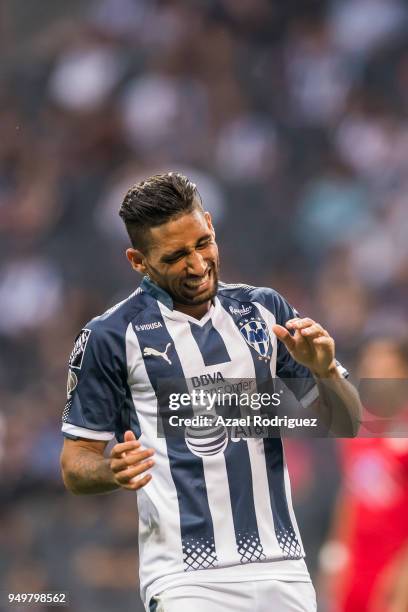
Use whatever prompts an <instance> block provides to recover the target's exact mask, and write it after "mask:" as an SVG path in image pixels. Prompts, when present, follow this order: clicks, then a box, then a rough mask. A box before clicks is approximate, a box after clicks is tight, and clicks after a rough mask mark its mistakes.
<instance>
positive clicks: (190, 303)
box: [170, 278, 218, 306]
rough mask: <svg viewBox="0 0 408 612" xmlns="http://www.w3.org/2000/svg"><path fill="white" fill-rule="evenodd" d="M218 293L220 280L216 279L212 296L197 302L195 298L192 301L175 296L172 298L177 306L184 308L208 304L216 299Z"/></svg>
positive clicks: (199, 299)
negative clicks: (181, 305) (180, 305)
mask: <svg viewBox="0 0 408 612" xmlns="http://www.w3.org/2000/svg"><path fill="white" fill-rule="evenodd" d="M217 292H218V278H216V279H215V280H214V289H213V290H212V292H211V294H210V295H208V296H206V297H204V296H203V297H200V298H197V300H195V299H194V298H193V299H191V300H188V299H187V298H184V297H183V296H181V295H180V296H174V295H172V294H170V295H171V298H172V300H173V301H174V302H175V303H176V304H183V306H200V305H201V304H205V303H206V302H208V300H211V301H212V300H213V299H214V298H215V296H216V295H217Z"/></svg>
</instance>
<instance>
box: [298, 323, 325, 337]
mask: <svg viewBox="0 0 408 612" xmlns="http://www.w3.org/2000/svg"><path fill="white" fill-rule="evenodd" d="M300 333H301V334H302V336H306V337H308V338H317V337H318V336H328V335H329V334H328V332H327V331H326V330H325V329H323V327H322V326H321V325H319V323H314V324H313V325H310V326H309V327H304V328H302V329H301V330H300Z"/></svg>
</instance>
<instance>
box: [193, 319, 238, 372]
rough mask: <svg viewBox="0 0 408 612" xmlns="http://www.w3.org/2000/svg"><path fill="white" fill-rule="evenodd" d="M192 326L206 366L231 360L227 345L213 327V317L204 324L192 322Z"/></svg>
mask: <svg viewBox="0 0 408 612" xmlns="http://www.w3.org/2000/svg"><path fill="white" fill-rule="evenodd" d="M190 328H191V333H192V334H193V338H194V340H195V341H196V342H197V346H198V348H199V349H200V351H201V354H202V356H203V361H204V363H205V365H206V366H213V365H218V364H221V363H226V362H227V361H231V357H230V356H229V354H228V351H227V347H226V346H225V343H224V341H223V339H222V338H221V336H220V334H219V333H218V331H217V330H216V329H215V328H214V327H213V324H212V321H211V319H209V320H208V321H207V322H206V323H205V325H202V326H200V325H196V324H195V323H191V322H190Z"/></svg>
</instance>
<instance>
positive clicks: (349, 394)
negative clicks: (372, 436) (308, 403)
mask: <svg viewBox="0 0 408 612" xmlns="http://www.w3.org/2000/svg"><path fill="white" fill-rule="evenodd" d="M315 380H316V383H317V387H318V390H319V397H318V399H317V400H316V402H314V403H313V404H312V408H313V410H314V411H315V413H316V414H317V415H318V417H319V418H320V419H321V420H322V422H323V423H324V424H325V425H326V427H327V428H328V429H329V430H330V431H331V432H332V433H333V434H335V435H337V436H346V437H349V436H352V437H354V436H356V435H357V433H358V429H359V425H360V420H361V411H362V409H361V402H360V398H359V395H358V392H357V390H356V389H355V388H354V387H353V385H352V384H350V383H349V382H348V381H347V380H346V379H344V378H343V377H342V376H341V374H340V373H339V372H338V370H337V368H336V367H334V368H333V369H332V370H329V371H328V372H327V374H325V376H324V377H320V376H318V375H317V374H315Z"/></svg>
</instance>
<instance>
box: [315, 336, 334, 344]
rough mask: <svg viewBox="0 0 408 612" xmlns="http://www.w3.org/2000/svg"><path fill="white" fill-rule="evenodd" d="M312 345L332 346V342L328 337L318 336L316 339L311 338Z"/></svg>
mask: <svg viewBox="0 0 408 612" xmlns="http://www.w3.org/2000/svg"><path fill="white" fill-rule="evenodd" d="M313 344H318V345H320V346H324V345H326V346H332V345H333V344H334V340H333V338H331V337H330V336H318V337H317V338H313Z"/></svg>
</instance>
